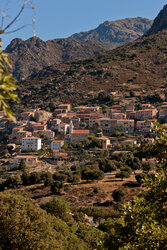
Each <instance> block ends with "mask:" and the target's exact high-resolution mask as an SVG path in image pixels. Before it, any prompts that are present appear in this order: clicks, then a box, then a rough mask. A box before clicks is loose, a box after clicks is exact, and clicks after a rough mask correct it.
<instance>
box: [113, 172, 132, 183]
mask: <svg viewBox="0 0 167 250" xmlns="http://www.w3.org/2000/svg"><path fill="white" fill-rule="evenodd" d="M115 177H116V178H121V180H122V181H123V180H124V178H129V177H130V174H129V173H128V172H125V171H120V172H119V173H116V175H115Z"/></svg>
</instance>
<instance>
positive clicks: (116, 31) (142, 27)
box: [71, 17, 153, 49]
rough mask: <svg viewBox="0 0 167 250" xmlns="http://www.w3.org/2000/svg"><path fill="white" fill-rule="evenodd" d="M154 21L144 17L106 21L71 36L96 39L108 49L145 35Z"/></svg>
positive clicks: (84, 39) (86, 39)
mask: <svg viewBox="0 0 167 250" xmlns="http://www.w3.org/2000/svg"><path fill="white" fill-rule="evenodd" d="M152 23H153V21H152V20H149V19H146V18H142V17H137V18H125V19H121V20H117V21H106V22H104V23H102V24H100V25H99V26H98V27H97V28H96V29H93V30H90V31H87V32H80V33H76V34H74V35H72V36H71V37H72V38H75V39H77V40H80V41H88V40H91V41H96V42H99V43H101V44H102V45H103V46H105V47H106V48H108V49H113V48H116V47H118V46H120V45H122V44H125V43H128V42H131V41H134V40H136V39H137V38H139V37H141V36H143V34H144V33H145V32H147V31H148V30H149V29H150V27H151V25H152Z"/></svg>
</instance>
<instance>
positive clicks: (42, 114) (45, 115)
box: [35, 110, 52, 122]
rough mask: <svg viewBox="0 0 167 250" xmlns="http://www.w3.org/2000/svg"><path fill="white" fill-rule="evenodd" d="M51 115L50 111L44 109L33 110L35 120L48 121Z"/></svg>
mask: <svg viewBox="0 0 167 250" xmlns="http://www.w3.org/2000/svg"><path fill="white" fill-rule="evenodd" d="M51 117H52V113H50V112H46V111H45V110H37V111H36V112H35V119H36V121H37V122H43V121H48V120H49V119H50V118H51Z"/></svg>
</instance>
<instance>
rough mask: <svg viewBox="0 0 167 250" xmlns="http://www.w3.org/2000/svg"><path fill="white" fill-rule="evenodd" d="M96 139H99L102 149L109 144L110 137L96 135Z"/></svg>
mask: <svg viewBox="0 0 167 250" xmlns="http://www.w3.org/2000/svg"><path fill="white" fill-rule="evenodd" d="M97 139H98V140H100V141H101V147H102V149H107V148H108V147H109V146H110V145H111V144H110V139H109V138H108V137H106V136H101V137H97Z"/></svg>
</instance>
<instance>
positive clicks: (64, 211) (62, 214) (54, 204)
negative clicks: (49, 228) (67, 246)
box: [41, 198, 71, 221]
mask: <svg viewBox="0 0 167 250" xmlns="http://www.w3.org/2000/svg"><path fill="white" fill-rule="evenodd" d="M41 208H42V209H44V210H45V211H46V212H47V213H49V214H52V215H54V216H56V217H58V218H60V219H62V220H64V221H67V220H69V218H71V215H70V212H71V208H70V205H69V203H68V202H67V201H66V200H65V199H63V198H53V199H52V200H51V201H49V202H47V203H45V204H42V205H41Z"/></svg>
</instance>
